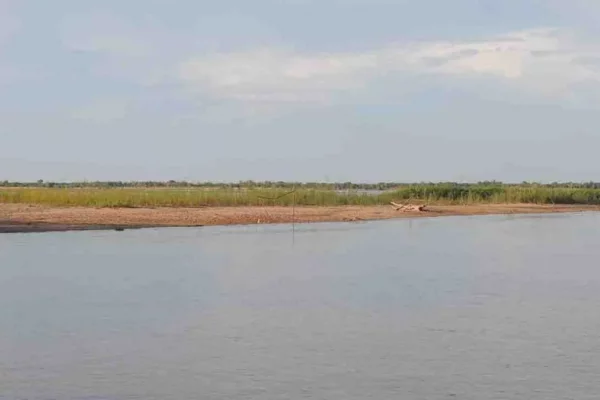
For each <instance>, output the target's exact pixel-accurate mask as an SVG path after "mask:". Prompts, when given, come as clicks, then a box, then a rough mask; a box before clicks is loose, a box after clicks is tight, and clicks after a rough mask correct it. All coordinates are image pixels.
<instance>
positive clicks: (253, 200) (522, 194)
mask: <svg viewBox="0 0 600 400" xmlns="http://www.w3.org/2000/svg"><path fill="white" fill-rule="evenodd" d="M310 185H311V184H293V183H286V184H284V185H282V186H277V185H276V186H275V187H273V186H272V185H271V186H269V185H267V183H262V184H257V183H254V182H252V184H248V183H247V182H246V183H240V184H214V185H212V186H209V185H206V184H204V185H201V184H188V185H187V186H185V185H181V184H169V183H168V182H167V183H165V184H163V185H155V186H150V185H148V186H146V184H145V183H141V184H135V183H132V184H123V185H122V186H119V185H116V184H115V185H114V186H111V185H109V184H106V183H97V182H96V183H93V184H90V183H70V184H64V183H54V184H48V183H43V182H37V183H35V184H29V185H28V184H16V183H9V182H6V184H5V185H4V188H0V203H22V204H45V205H54V206H90V207H205V206H268V205H284V206H290V205H292V204H296V205H300V206H302V205H317V206H336V205H377V204H389V202H390V201H400V202H402V201H412V202H418V203H427V204H432V203H438V204H440V203H441V204H476V203H537V204H600V184H599V185H598V186H596V184H595V183H592V184H551V185H542V184H531V183H523V184H503V183H498V182H483V183H477V184H458V183H439V184H432V183H428V184H391V183H390V184H379V185H383V186H384V188H386V189H388V190H385V191H381V190H380V191H375V192H373V191H370V192H364V191H361V190H368V189H371V190H377V189H378V187H375V188H371V187H366V186H365V185H360V184H357V186H358V187H354V186H351V187H347V186H344V185H345V184H314V185H315V186H314V187H311V186H310ZM318 185H322V186H318ZM337 185H339V186H337ZM351 185H354V184H351ZM388 185H389V186H388ZM291 188H296V189H295V190H292V189H291ZM336 189H337V190H336ZM355 189H361V190H355Z"/></svg>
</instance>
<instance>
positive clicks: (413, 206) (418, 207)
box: [390, 201, 427, 212]
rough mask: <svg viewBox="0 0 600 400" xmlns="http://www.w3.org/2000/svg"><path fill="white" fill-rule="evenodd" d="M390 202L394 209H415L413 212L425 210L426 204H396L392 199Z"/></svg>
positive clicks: (405, 210)
mask: <svg viewBox="0 0 600 400" xmlns="http://www.w3.org/2000/svg"><path fill="white" fill-rule="evenodd" d="M390 204H391V205H392V206H393V207H394V208H395V209H396V211H404V212H407V211H415V212H421V211H427V210H426V207H427V206H426V205H416V204H398V203H394V202H393V201H392V202H390Z"/></svg>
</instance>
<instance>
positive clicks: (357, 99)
mask: <svg viewBox="0 0 600 400" xmlns="http://www.w3.org/2000/svg"><path fill="white" fill-rule="evenodd" d="M599 27H600V2H597V1H595V0H570V1H566V0H504V1H497V0H478V1H477V0H454V1H446V0H418V1H417V0H395V1H393V0H318V1H317V0H314V1H313V0H288V1H285V0H280V1H275V0H253V1H247V0H224V1H220V2H214V1H191V0H178V1H176V2H174V1H166V0H147V1H144V2H142V1H134V0H131V1H126V2H125V1H116V0H105V1H103V2H82V1H79V0H55V1H52V2H50V1H48V2H42V1H37V0H35V1H34V0H18V1H17V0H14V1H11V0H0V139H1V141H0V143H1V146H0V180H3V179H9V180H37V179H45V180H83V179H87V180H97V179H100V180H146V179H156V180H165V179H187V180H193V181H203V180H212V181H237V180H245V179H254V180H265V179H269V180H302V181H306V180H311V181H312V180H319V181H347V180H351V181H365V182H372V181H382V180H393V181H423V180H425V181H440V180H452V181H477V180H486V179H497V180H503V181H517V182H519V181H523V180H535V181H555V180H556V181H564V180H573V181H587V180H596V181H597V180H599V179H600V162H598V161H597V157H596V153H597V151H598V150H597V149H600V131H599V129H598V128H599V127H600V113H599V111H600V28H599Z"/></svg>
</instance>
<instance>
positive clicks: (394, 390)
mask: <svg viewBox="0 0 600 400" xmlns="http://www.w3.org/2000/svg"><path fill="white" fill-rule="evenodd" d="M599 222H600V217H599V216H598V215H596V214H574V215H560V216H558V215H544V216H539V217H535V218H532V216H488V217H447V218H432V219H415V220H399V221H381V222H372V223H360V224H314V225H296V228H295V235H294V236H295V237H294V240H293V241H292V235H291V227H290V226H289V225H273V226H248V227H223V228H201V229H160V230H142V231H126V232H112V231H111V232H77V233H57V234H23V235H2V236H0V332H1V334H0V399H11V400H13V399H30V400H38V399H44V400H49V399H161V400H162V399H198V398H202V399H284V398H285V399H287V398H290V399H296V398H318V399H366V398H374V399H391V398H410V399H448V398H458V399H509V398H510V399H516V398H523V399H525V398H526V399H544V400H548V399H567V398H569V399H596V398H597V396H598V393H600V380H598V379H597V378H598V376H599V375H600V361H599V360H600V341H598V332H600V315H599V313H598V312H597V304H599V302H600V269H599V268H598V266H597V265H598V263H597V261H596V260H597V259H598V258H599V256H600V247H599V246H598V243H600V232H599V230H598V226H599Z"/></svg>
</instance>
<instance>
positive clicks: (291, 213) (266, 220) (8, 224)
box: [0, 204, 600, 233]
mask: <svg viewBox="0 0 600 400" xmlns="http://www.w3.org/2000/svg"><path fill="white" fill-rule="evenodd" d="M581 211H600V206H570V205H536V204H475V205H435V206H428V211H425V212H399V211H396V210H395V209H394V208H393V207H391V206H365V207H361V206H337V207H296V208H295V209H293V208H292V207H206V208H91V207H90V208H87V207H48V206H31V205H22V204H0V233H16V232H52V231H71V230H100V229H116V230H124V229H139V228H154V227H193V226H207V225H247V224H271V223H291V222H296V223H308V222H350V221H368V220H379V219H392V218H419V217H439V216H450V215H486V214H536V213H564V212H581Z"/></svg>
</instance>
